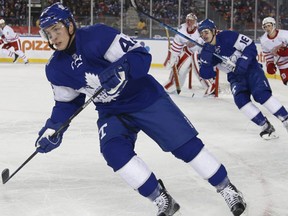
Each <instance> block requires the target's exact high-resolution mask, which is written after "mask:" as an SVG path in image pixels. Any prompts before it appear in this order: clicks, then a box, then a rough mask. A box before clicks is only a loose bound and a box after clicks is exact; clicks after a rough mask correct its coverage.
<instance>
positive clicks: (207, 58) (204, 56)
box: [200, 43, 215, 65]
mask: <svg viewBox="0 0 288 216" xmlns="http://www.w3.org/2000/svg"><path fill="white" fill-rule="evenodd" d="M213 53H215V46H214V45H212V44H210V43H205V44H204V45H203V48H202V51H201V53H200V63H201V64H205V65H211V63H212V59H213Z"/></svg>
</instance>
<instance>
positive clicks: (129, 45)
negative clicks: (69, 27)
mask: <svg viewBox="0 0 288 216" xmlns="http://www.w3.org/2000/svg"><path fill="white" fill-rule="evenodd" d="M73 47H74V48H73ZM124 59H125V61H127V62H128V64H129V71H128V74H127V77H126V79H127V80H128V82H127V84H126V85H125V88H124V89H123V90H122V91H121V92H116V94H113V95H109V94H107V93H106V91H105V90H104V91H103V92H102V93H101V94H100V95H99V96H98V97H96V98H95V100H94V104H95V105H96V109H97V110H98V111H99V112H104V113H108V114H119V113H127V112H133V111H137V110H140V109H144V108H146V107H147V106H149V105H151V104H152V103H153V102H155V100H156V99H157V98H159V97H160V95H162V94H165V91H164V89H163V87H162V86H161V85H160V84H159V83H158V82H157V81H156V80H155V79H154V78H153V77H152V76H151V75H149V74H148V72H149V68H150V64H151V55H150V54H149V53H148V52H147V51H146V49H145V48H144V47H142V46H141V45H140V43H138V42H136V41H134V40H132V39H131V38H129V37H128V36H126V35H124V34H122V33H120V32H119V31H117V30H116V29H113V28H111V27H108V26H106V25H102V24H97V25H94V26H89V27H85V28H80V29H77V31H76V37H75V41H74V42H73V45H72V49H71V48H70V47H69V50H68V51H55V52H54V54H53V55H52V57H51V58H50V60H49V62H48V63H47V65H46V76H47V79H48V80H49V81H50V83H51V85H52V89H53V92H54V99H55V102H56V103H55V106H54V107H53V111H52V115H51V119H52V121H54V122H65V121H66V120H67V119H68V118H69V117H70V116H71V115H72V114H73V113H74V112H75V111H76V110H77V109H78V108H79V107H80V106H82V105H83V104H84V102H85V96H88V97H89V98H90V97H91V96H92V95H93V94H94V93H95V92H96V91H97V90H98V89H100V87H101V84H100V81H99V78H98V74H99V73H101V72H102V71H104V70H105V69H106V68H107V67H111V65H112V64H115V65H117V63H118V62H121V61H122V60H124Z"/></svg>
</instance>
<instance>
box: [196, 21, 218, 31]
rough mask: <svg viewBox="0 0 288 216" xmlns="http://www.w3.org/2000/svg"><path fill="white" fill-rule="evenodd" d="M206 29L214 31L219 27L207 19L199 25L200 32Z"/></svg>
mask: <svg viewBox="0 0 288 216" xmlns="http://www.w3.org/2000/svg"><path fill="white" fill-rule="evenodd" d="M204 29H209V30H211V31H212V30H213V29H217V27H216V25H215V23H214V21H213V20H210V19H205V20H203V21H201V22H200V23H199V26H198V31H199V32H202V31H203V30H204Z"/></svg>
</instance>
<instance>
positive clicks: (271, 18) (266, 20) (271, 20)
mask: <svg viewBox="0 0 288 216" xmlns="http://www.w3.org/2000/svg"><path fill="white" fill-rule="evenodd" d="M267 23H271V24H272V25H273V27H274V29H275V28H276V21H275V19H274V18H273V17H266V18H264V19H263V21H262V28H263V29H264V26H265V25H266V24H267ZM264 30H265V29H264ZM273 31H274V30H273Z"/></svg>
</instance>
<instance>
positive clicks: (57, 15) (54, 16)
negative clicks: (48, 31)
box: [40, 2, 75, 29]
mask: <svg viewBox="0 0 288 216" xmlns="http://www.w3.org/2000/svg"><path fill="white" fill-rule="evenodd" d="M58 22H62V23H63V24H64V25H65V26H66V27H69V24H70V22H73V23H75V20H74V17H73V14H72V13H71V12H70V10H69V9H68V8H67V7H65V6H64V5H62V4H61V3H60V2H57V3H55V4H53V5H51V6H49V7H47V8H46V9H44V10H43V12H42V13H41V15H40V28H41V29H45V28H48V27H49V26H52V25H54V24H56V23H58Z"/></svg>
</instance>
